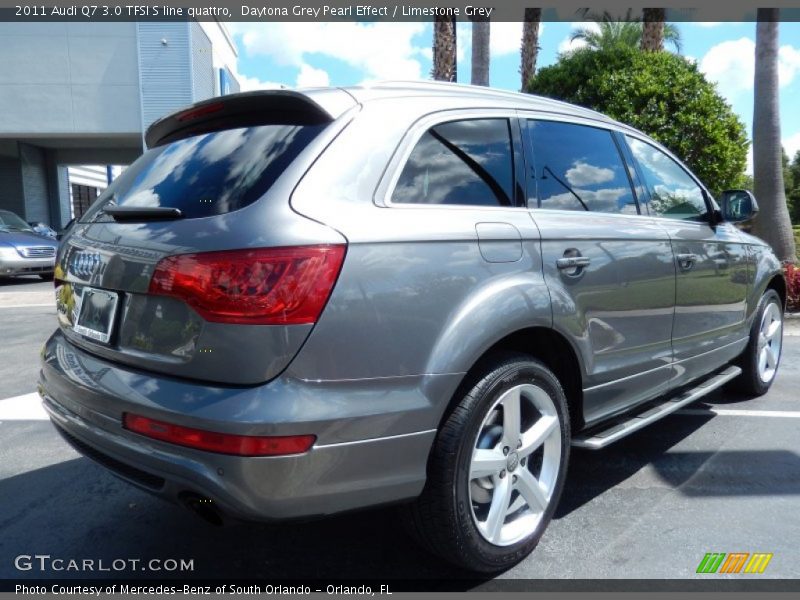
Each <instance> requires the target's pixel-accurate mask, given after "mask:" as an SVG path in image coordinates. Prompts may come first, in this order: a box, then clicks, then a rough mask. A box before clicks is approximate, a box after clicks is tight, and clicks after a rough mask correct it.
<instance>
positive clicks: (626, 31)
mask: <svg viewBox="0 0 800 600" xmlns="http://www.w3.org/2000/svg"><path fill="white" fill-rule="evenodd" d="M593 18H594V19H595V27H579V28H578V29H576V30H574V31H573V32H572V35H571V36H570V39H571V40H572V41H573V42H574V41H575V40H583V41H584V42H586V46H587V47H588V48H590V49H591V50H609V49H611V48H616V47H618V46H625V47H628V48H638V47H639V46H640V45H641V43H642V29H643V28H642V22H641V20H639V19H636V18H634V17H633V16H632V11H631V10H630V9H628V12H627V13H626V15H625V18H624V19H623V20H622V21H620V20H618V19H617V18H616V17H613V16H612V15H611V14H610V13H608V12H605V13H603V14H602V15H601V16H600V17H599V18H598V17H597V16H594V17H593ZM663 40H664V41H665V42H669V43H670V44H672V45H673V47H674V48H675V50H676V51H677V52H680V51H681V49H682V47H683V45H682V43H681V32H680V30H679V29H678V28H677V27H676V26H675V25H673V24H672V23H665V24H664V34H663Z"/></svg>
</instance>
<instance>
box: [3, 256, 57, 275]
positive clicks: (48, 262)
mask: <svg viewBox="0 0 800 600" xmlns="http://www.w3.org/2000/svg"><path fill="white" fill-rule="evenodd" d="M55 268H56V259H55V257H53V258H22V257H20V258H18V259H16V258H14V259H8V258H3V259H0V276H9V275H28V274H39V273H52V272H53V271H54V270H55Z"/></svg>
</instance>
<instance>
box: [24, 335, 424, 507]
mask: <svg viewBox="0 0 800 600" xmlns="http://www.w3.org/2000/svg"><path fill="white" fill-rule="evenodd" d="M376 385H379V384H377V383H376ZM307 387H310V388H311V392H313V394H311V393H310V392H309V390H307V389H304V388H307ZM348 389H349V390H350V391H349V392H345V391H344V390H343V389H342V388H341V384H333V383H331V384H330V385H329V386H328V387H326V386H325V385H324V384H323V385H320V384H319V383H314V384H311V383H303V382H297V381H293V382H286V381H281V380H280V379H279V380H275V381H273V382H270V383H268V384H264V385H263V386H258V387H254V388H220V387H209V386H207V385H203V384H193V383H188V382H183V381H179V380H173V379H169V378H166V377H163V376H159V377H152V376H150V375H149V374H146V375H145V374H142V373H141V372H137V371H133V370H128V369H126V368H125V367H121V366H119V365H115V364H113V363H109V362H107V361H103V360H101V359H98V358H96V357H94V356H92V355H89V354H87V353H85V352H84V351H82V350H80V349H78V348H76V347H75V346H73V345H72V344H70V343H69V342H68V341H67V340H66V339H65V338H64V337H63V335H62V334H61V333H60V332H56V333H55V334H54V335H53V336H52V337H51V338H50V340H49V341H48V342H47V344H46V346H45V350H44V360H43V366H42V371H41V375H40V386H39V392H40V394H41V395H42V397H43V400H44V406H45V408H46V409H47V411H48V413H49V414H50V417H51V420H52V422H53V423H54V424H55V426H56V428H57V429H58V430H59V432H60V433H61V434H62V435H64V437H65V438H66V439H67V440H68V441H69V442H70V443H71V444H72V445H73V446H74V447H76V448H77V449H78V450H79V451H80V452H82V453H83V454H85V455H87V456H89V457H90V458H93V459H94V460H96V461H97V462H99V463H101V464H103V465H104V466H106V467H107V468H109V469H110V470H112V471H113V472H114V473H115V474H116V475H118V476H120V477H122V478H123V479H125V480H127V481H129V482H131V483H133V484H135V485H137V486H139V487H141V488H143V489H145V490H147V491H150V492H152V493H155V494H157V495H160V496H163V497H166V498H168V499H171V500H173V501H178V502H185V501H186V499H187V497H202V498H204V499H209V500H210V501H211V503H212V504H213V506H214V507H215V509H216V510H218V511H220V512H221V513H222V514H223V515H225V516H230V517H234V518H243V519H255V520H273V519H289V518H299V517H311V516H318V515H326V514H332V513H336V512H341V511H346V510H352V509H357V508H362V507H367V506H373V505H378V504H384V503H389V502H394V501H399V500H404V499H409V498H413V497H415V496H416V495H418V494H419V493H420V492H421V490H422V487H423V485H424V483H425V471H426V465H427V458H428V453H429V451H430V447H431V444H432V443H433V439H434V437H435V433H436V432H435V425H434V428H421V427H419V426H417V427H414V426H412V424H413V423H415V422H416V423H417V424H418V425H419V424H422V423H424V422H425V419H424V418H423V416H424V415H428V416H430V415H429V413H430V414H432V412H431V411H430V409H431V407H430V406H427V407H426V405H425V402H424V401H422V400H421V398H420V395H419V393H415V391H414V389H413V386H412V387H410V388H409V389H408V390H407V392H406V393H405V394H403V393H395V394H394V396H393V397H392V400H393V404H394V410H393V411H391V412H387V413H380V412H378V413H376V412H375V409H376V407H380V405H381V396H382V395H385V394H386V391H385V390H384V389H382V388H380V387H378V389H376V390H375V391H374V394H373V395H372V397H373V399H374V402H366V401H365V400H366V399H367V396H366V395H365V394H364V391H363V389H362V390H361V396H360V397H359V395H358V394H357V393H354V392H353V388H352V385H350V386H349V388H348ZM395 392H396V390H395ZM309 398H314V399H315V401H316V402H317V404H318V406H316V407H314V406H311V405H310V404H309ZM403 406H405V408H406V410H402V408H403ZM254 408H255V409H258V410H257V411H255V412H254V410H253V409H254ZM323 408H324V410H322V409H323ZM179 410H180V412H178V411H179ZM325 411H327V412H328V413H329V414H327V415H326V414H325ZM124 412H136V413H138V414H142V415H144V416H148V417H151V418H154V419H160V420H164V421H169V422H173V423H177V424H181V425H185V426H193V427H196V428H201V429H208V430H211V431H223V432H227V433H239V434H242V435H298V434H301V433H302V434H314V435H317V443H316V444H315V445H314V446H313V447H312V449H311V450H310V451H308V452H307V453H304V454H300V455H291V456H281V457H238V456H230V455H223V454H216V453H211V452H205V451H201V450H195V449H191V448H185V447H181V446H176V445H173V444H169V443H166V442H161V441H157V440H152V439H149V438H146V437H143V436H140V435H138V434H135V433H132V432H130V431H128V430H126V429H123V428H122V425H121V415H122V413H124ZM256 413H257V414H260V415H261V417H259V419H258V420H254V419H253V417H254V415H255V414H256ZM223 414H224V415H227V418H225V419H223V418H221V417H219V416H218V417H217V418H216V419H215V420H210V419H208V418H206V417H207V416H209V415H223ZM337 415H338V416H337ZM291 417H293V418H291ZM426 418H427V417H426ZM370 432H371V435H370ZM347 438H350V439H347Z"/></svg>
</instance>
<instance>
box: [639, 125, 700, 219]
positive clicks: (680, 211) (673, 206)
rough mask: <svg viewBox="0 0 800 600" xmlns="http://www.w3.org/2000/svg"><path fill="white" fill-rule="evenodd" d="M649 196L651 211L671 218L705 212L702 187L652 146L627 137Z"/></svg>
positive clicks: (681, 217) (697, 214)
mask: <svg viewBox="0 0 800 600" xmlns="http://www.w3.org/2000/svg"><path fill="white" fill-rule="evenodd" d="M627 139H628V145H629V146H630V148H631V152H632V153H633V156H634V158H635V159H636V162H637V163H638V165H639V167H640V169H641V171H642V177H643V178H644V183H645V185H646V186H647V188H648V190H649V191H650V198H649V199H647V198H645V199H643V200H644V201H645V202H646V203H647V206H648V208H649V211H650V214H651V215H655V216H659V217H668V218H670V219H697V218H698V217H699V216H700V215H704V214H705V213H706V201H705V198H704V197H703V190H702V189H701V188H700V186H699V185H697V184H696V183H695V181H694V179H692V177H691V176H690V175H689V174H688V173H687V172H686V170H685V169H684V168H683V167H681V166H680V165H679V164H678V163H677V162H675V161H674V160H672V159H671V158H670V157H669V156H667V155H666V154H664V153H663V152H662V151H661V150H659V149H658V148H656V147H655V146H651V145H650V144H647V143H645V142H642V141H640V140H637V139H636V138H631V137H629V138H627Z"/></svg>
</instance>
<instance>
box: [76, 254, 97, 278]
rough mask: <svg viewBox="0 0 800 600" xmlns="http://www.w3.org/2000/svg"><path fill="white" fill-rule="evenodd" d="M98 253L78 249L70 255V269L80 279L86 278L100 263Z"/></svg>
mask: <svg viewBox="0 0 800 600" xmlns="http://www.w3.org/2000/svg"><path fill="white" fill-rule="evenodd" d="M100 261H101V259H100V254H98V253H97V252H84V251H79V252H76V253H75V254H73V255H72V259H71V260H70V271H71V272H72V274H73V275H75V276H77V277H80V278H81V279H88V278H89V277H91V276H92V274H93V273H94V272H95V270H96V269H97V266H98V265H99V264H100Z"/></svg>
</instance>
